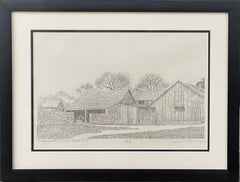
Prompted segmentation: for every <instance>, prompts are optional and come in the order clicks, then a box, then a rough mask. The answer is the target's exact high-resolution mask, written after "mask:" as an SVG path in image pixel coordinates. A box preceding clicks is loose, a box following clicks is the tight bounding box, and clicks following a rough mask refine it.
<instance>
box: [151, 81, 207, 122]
mask: <svg viewBox="0 0 240 182" xmlns="http://www.w3.org/2000/svg"><path fill="white" fill-rule="evenodd" d="M151 106H152V107H154V108H155V111H156V122H158V123H161V122H167V123H169V122H203V121H204V119H205V94H204V92H202V91H201V90H199V89H198V88H197V87H196V86H194V85H191V84H185V83H183V82H181V81H177V82H176V83H175V84H173V85H172V86H171V87H169V88H168V89H167V90H166V91H165V92H164V93H162V94H161V95H160V96H159V97H158V98H157V99H156V100H155V101H154V102H153V103H152V104H151Z"/></svg>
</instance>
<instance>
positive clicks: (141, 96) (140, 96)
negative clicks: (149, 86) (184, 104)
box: [133, 91, 164, 101]
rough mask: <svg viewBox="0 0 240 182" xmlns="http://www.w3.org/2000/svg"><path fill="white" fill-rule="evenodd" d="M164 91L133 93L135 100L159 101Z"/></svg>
mask: <svg viewBox="0 0 240 182" xmlns="http://www.w3.org/2000/svg"><path fill="white" fill-rule="evenodd" d="M163 92H164V91H135V92H133V97H134V99H135V100H137V101H138V100H143V101H147V100H150V101H151V100H155V99H157V98H158V97H159V96H160V95H161V94H162V93H163Z"/></svg>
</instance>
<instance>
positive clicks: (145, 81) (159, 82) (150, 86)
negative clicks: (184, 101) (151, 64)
mask: <svg viewBox="0 0 240 182" xmlns="http://www.w3.org/2000/svg"><path fill="white" fill-rule="evenodd" d="M167 87H169V84H168V83H166V82H164V81H163V79H162V78H161V76H160V75H157V74H153V73H148V74H146V75H144V76H143V77H142V78H141V79H140V81H139V83H138V84H137V85H136V90H143V91H158V90H163V89H165V88H167Z"/></svg>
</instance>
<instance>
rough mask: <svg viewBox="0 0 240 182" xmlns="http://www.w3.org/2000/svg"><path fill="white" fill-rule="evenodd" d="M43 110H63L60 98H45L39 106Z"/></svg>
mask: <svg viewBox="0 0 240 182" xmlns="http://www.w3.org/2000/svg"><path fill="white" fill-rule="evenodd" d="M40 109H41V110H44V111H53V112H54V111H64V107H63V103H62V102H61V101H60V100H46V101H45V102H44V103H43V104H42V105H41V107H40Z"/></svg>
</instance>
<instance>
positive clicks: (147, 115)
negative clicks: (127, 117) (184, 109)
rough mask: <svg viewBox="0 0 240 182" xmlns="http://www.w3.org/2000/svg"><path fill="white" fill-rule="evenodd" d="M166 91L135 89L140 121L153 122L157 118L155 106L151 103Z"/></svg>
mask: <svg viewBox="0 0 240 182" xmlns="http://www.w3.org/2000/svg"><path fill="white" fill-rule="evenodd" d="M163 92H164V91H135V92H133V96H134V99H135V101H136V102H137V106H138V123H139V124H153V123H154V120H155V107H154V106H151V103H152V102H153V101H155V100H156V99H157V98H158V97H159V96H160V95H161V94H162V93H163Z"/></svg>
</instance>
